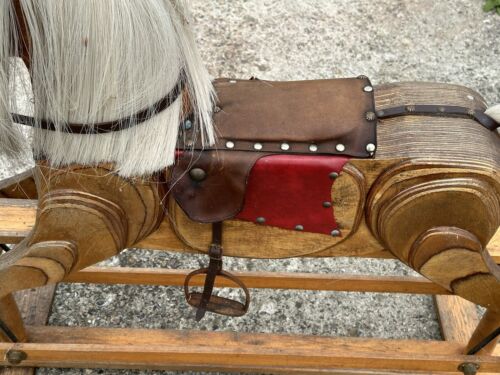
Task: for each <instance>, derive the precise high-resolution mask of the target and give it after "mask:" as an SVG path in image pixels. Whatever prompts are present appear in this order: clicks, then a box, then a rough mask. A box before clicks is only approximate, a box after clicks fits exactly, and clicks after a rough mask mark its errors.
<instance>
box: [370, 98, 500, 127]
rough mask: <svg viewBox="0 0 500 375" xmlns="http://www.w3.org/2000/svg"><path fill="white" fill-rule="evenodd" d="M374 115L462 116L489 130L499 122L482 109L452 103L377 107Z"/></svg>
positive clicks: (499, 124)
mask: <svg viewBox="0 0 500 375" xmlns="http://www.w3.org/2000/svg"><path fill="white" fill-rule="evenodd" d="M376 115H377V118H379V119H382V120H383V119H387V118H392V117H398V116H440V117H462V118H470V119H472V120H474V121H476V122H478V123H479V124H481V125H482V126H484V127H485V128H486V129H488V130H491V131H494V130H496V129H498V128H499V127H500V123H498V122H497V121H496V120H495V119H494V118H493V117H491V116H488V115H487V114H486V113H484V111H481V110H477V109H471V108H467V107H460V106H453V105H430V104H418V105H402V106H398V107H390V108H384V109H379V110H377V112H376Z"/></svg>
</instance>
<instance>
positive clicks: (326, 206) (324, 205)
mask: <svg viewBox="0 0 500 375" xmlns="http://www.w3.org/2000/svg"><path fill="white" fill-rule="evenodd" d="M323 207H325V208H330V207H332V202H323Z"/></svg>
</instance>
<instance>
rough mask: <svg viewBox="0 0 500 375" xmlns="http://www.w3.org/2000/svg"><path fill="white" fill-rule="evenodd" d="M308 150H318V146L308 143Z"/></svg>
mask: <svg viewBox="0 0 500 375" xmlns="http://www.w3.org/2000/svg"><path fill="white" fill-rule="evenodd" d="M309 151H311V152H316V151H318V146H316V145H309Z"/></svg>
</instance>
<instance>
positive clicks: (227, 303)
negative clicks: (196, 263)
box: [184, 222, 250, 321]
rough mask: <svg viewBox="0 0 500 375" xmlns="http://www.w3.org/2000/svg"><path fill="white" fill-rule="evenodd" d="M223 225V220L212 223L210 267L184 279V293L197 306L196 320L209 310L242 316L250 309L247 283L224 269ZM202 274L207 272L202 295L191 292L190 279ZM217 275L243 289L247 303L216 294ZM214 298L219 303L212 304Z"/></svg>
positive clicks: (190, 274)
mask: <svg viewBox="0 0 500 375" xmlns="http://www.w3.org/2000/svg"><path fill="white" fill-rule="evenodd" d="M222 225H223V224H222V222H217V223H214V224H213V225H212V244H211V245H210V248H209V252H208V255H209V257H210V262H209V265H208V267H206V268H200V269H198V270H195V271H193V272H190V273H189V274H188V275H187V276H186V279H185V281H184V295H185V297H186V300H187V302H188V303H189V304H190V305H191V306H193V307H196V308H197V310H196V321H200V320H201V319H203V317H204V316H205V314H206V312H207V311H210V312H214V313H217V314H221V315H227V316H242V315H244V314H245V313H246V312H247V311H248V307H249V306H250V292H249V291H248V288H247V287H246V286H245V284H244V283H243V282H242V281H241V280H240V279H238V278H237V277H236V276H234V275H232V274H231V273H229V272H225V271H223V270H222V254H223V251H222ZM200 274H206V277H205V283H204V286H203V292H202V294H201V296H200V293H190V292H189V281H190V280H191V278H192V277H194V276H196V275H200ZM217 276H222V277H224V278H226V279H228V280H231V281H232V282H234V283H235V284H236V285H238V286H239V287H240V288H241V289H243V291H244V293H245V303H244V304H243V303H241V302H238V301H235V300H232V299H229V298H223V297H218V296H214V295H213V294H212V292H213V289H214V286H215V279H216V277H217ZM212 298H216V299H217V303H218V304H215V305H212V306H211V303H210V302H211V299H212ZM198 301H199V302H198ZM196 302H198V304H196Z"/></svg>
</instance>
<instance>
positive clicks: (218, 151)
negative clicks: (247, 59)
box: [171, 77, 377, 223]
mask: <svg viewBox="0 0 500 375" xmlns="http://www.w3.org/2000/svg"><path fill="white" fill-rule="evenodd" d="M215 88H216V90H217V96H218V104H217V105H218V109H217V110H216V111H215V114H214V121H215V127H216V131H217V137H218V139H217V143H216V144H215V145H214V146H213V147H211V148H208V149H207V148H205V149H204V150H201V147H200V146H199V145H197V144H196V143H195V144H194V147H193V146H191V147H189V146H190V144H192V142H193V139H194V138H196V137H195V135H194V134H190V132H192V131H193V130H192V129H193V128H194V127H192V128H191V130H189V129H188V130H186V131H185V132H184V134H182V136H181V138H182V139H183V140H184V144H182V142H181V143H180V144H181V147H183V146H184V148H185V149H193V148H194V150H193V152H186V151H185V152H183V153H182V155H181V156H180V158H179V160H178V162H177V164H176V165H175V166H174V168H173V171H172V174H171V177H172V181H173V184H174V185H173V188H172V192H173V196H174V198H175V200H176V201H177V203H178V204H179V205H180V207H181V208H182V209H183V210H184V211H185V212H186V214H187V215H188V217H189V218H191V219H192V220H195V221H199V222H205V223H210V222H217V221H222V220H227V219H231V218H234V217H235V216H236V215H237V214H238V213H239V212H240V210H241V209H242V207H243V203H244V199H245V189H246V184H247V180H248V176H249V173H250V171H251V169H252V167H253V165H254V164H255V162H256V161H257V160H258V159H259V158H260V157H262V156H264V155H269V154H287V153H300V154H309V155H310V154H332V155H347V156H354V157H364V158H366V157H371V156H373V153H374V150H375V148H376V122H377V121H376V116H375V113H374V112H375V109H374V98H373V88H372V86H371V84H370V81H369V80H368V78H366V77H360V78H347V79H331V80H317V81H296V82H270V81H261V80H232V79H218V80H216V81H215ZM367 146H369V147H367ZM195 168H196V169H198V170H202V171H203V173H204V174H205V176H204V177H203V178H202V179H196V178H193V175H192V174H191V173H190V171H191V170H193V169H195ZM263 183H265V182H263Z"/></svg>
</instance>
